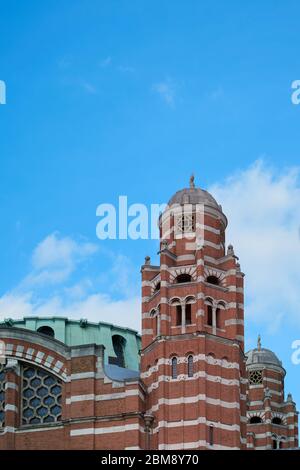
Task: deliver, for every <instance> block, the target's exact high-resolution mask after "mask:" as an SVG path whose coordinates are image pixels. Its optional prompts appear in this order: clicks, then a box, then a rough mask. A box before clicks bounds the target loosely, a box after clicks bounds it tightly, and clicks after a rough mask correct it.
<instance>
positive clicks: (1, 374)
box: [0, 364, 5, 429]
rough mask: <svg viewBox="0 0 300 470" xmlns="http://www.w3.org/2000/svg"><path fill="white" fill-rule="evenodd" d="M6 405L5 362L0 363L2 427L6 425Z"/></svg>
mask: <svg viewBox="0 0 300 470" xmlns="http://www.w3.org/2000/svg"><path fill="white" fill-rule="evenodd" d="M4 407H5V372H4V366H3V364H0V429H1V428H3V427H4V417H5V415H4Z"/></svg>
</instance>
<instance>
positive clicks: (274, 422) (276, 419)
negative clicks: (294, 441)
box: [272, 416, 282, 424]
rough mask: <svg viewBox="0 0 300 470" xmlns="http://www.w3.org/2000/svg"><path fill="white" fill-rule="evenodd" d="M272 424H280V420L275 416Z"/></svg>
mask: <svg viewBox="0 0 300 470" xmlns="http://www.w3.org/2000/svg"><path fill="white" fill-rule="evenodd" d="M272 423H273V424H282V419H281V418H279V417H278V416H276V417H275V418H273V419H272Z"/></svg>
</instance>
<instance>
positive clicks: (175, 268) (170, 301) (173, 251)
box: [141, 177, 247, 449]
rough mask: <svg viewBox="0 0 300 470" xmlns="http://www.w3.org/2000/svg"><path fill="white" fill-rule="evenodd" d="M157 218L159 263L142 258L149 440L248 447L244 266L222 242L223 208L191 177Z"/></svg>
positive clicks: (178, 445) (162, 444)
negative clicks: (195, 183) (196, 184)
mask: <svg viewBox="0 0 300 470" xmlns="http://www.w3.org/2000/svg"><path fill="white" fill-rule="evenodd" d="M159 225H160V237H161V239H160V253H159V254H160V265H159V266H153V265H151V262H150V258H149V257H147V258H146V260H145V264H144V265H143V266H142V330H143V331H142V360H141V377H142V379H143V380H144V382H145V384H146V387H147V390H148V394H149V399H148V406H147V408H148V410H147V411H148V414H149V415H151V414H152V415H153V417H154V420H153V433H152V436H151V447H152V448H158V449H206V448H212V449H241V448H245V447H246V384H247V380H246V372H245V356H244V288H243V277H244V275H243V273H242V272H241V269H240V265H239V263H238V258H237V257H236V256H235V253H234V250H233V247H232V246H229V247H228V249H227V252H226V251H225V231H226V227H227V219H226V216H225V215H224V213H223V211H222V207H221V206H220V205H219V204H218V203H217V202H216V200H215V199H214V198H213V197H212V196H211V195H210V194H209V193H208V192H207V191H205V190H202V189H200V188H196V187H195V185H194V178H193V177H191V180H190V187H189V188H187V189H183V190H181V191H178V192H177V193H176V194H175V195H174V196H173V197H172V198H171V200H170V201H169V204H168V207H167V209H166V210H165V211H164V213H163V214H162V215H161V217H160V220H159Z"/></svg>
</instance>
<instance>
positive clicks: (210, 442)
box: [209, 426, 214, 446]
mask: <svg viewBox="0 0 300 470" xmlns="http://www.w3.org/2000/svg"><path fill="white" fill-rule="evenodd" d="M209 445H210V446H213V445H214V427H213V426H209Z"/></svg>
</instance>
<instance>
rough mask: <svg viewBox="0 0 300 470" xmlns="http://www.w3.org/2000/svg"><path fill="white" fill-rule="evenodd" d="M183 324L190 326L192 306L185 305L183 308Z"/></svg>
mask: <svg viewBox="0 0 300 470" xmlns="http://www.w3.org/2000/svg"><path fill="white" fill-rule="evenodd" d="M185 323H186V325H191V323H192V305H191V304H186V306H185Z"/></svg>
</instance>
